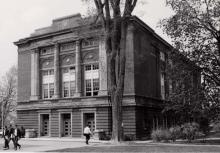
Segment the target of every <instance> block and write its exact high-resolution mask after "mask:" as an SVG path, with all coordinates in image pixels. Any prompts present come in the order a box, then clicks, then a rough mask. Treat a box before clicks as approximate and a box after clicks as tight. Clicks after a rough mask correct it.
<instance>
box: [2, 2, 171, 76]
mask: <svg viewBox="0 0 220 153" xmlns="http://www.w3.org/2000/svg"><path fill="white" fill-rule="evenodd" d="M145 1H146V4H141V5H138V6H137V7H136V8H135V11H134V13H133V14H134V15H136V16H138V17H140V18H141V19H142V20H143V21H144V22H145V23H147V24H148V25H149V26H150V27H151V28H153V29H154V30H155V31H156V32H157V33H158V34H159V35H160V36H162V37H163V38H164V39H166V40H167V37H166V36H165V35H163V33H162V30H161V29H159V28H156V26H157V23H158V21H159V20H160V19H163V18H165V17H169V16H170V15H171V14H172V11H171V10H170V9H169V8H166V7H165V0H145ZM0 4H1V5H0V22H1V23H0V51H1V56H0V76H2V75H4V74H5V72H6V71H7V70H8V69H9V68H10V67H11V66H12V65H16V64H17V47H16V46H15V45H14V44H13V42H15V41H17V40H19V39H21V38H25V37H28V36H29V35H30V34H31V33H33V32H34V30H35V29H38V28H42V27H46V26H50V25H51V23H52V20H53V19H55V18H58V17H62V16H66V15H72V14H75V13H82V14H85V12H86V9H87V6H86V5H85V4H83V3H82V2H81V0H0ZM168 41H169V40H168Z"/></svg>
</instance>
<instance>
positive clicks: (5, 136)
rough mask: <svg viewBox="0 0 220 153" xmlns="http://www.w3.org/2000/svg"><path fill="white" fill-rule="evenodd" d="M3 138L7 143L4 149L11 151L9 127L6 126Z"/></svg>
mask: <svg viewBox="0 0 220 153" xmlns="http://www.w3.org/2000/svg"><path fill="white" fill-rule="evenodd" d="M2 136H3V138H4V141H5V142H4V147H3V149H4V150H7V149H9V139H10V134H9V130H8V128H7V126H5V128H4V129H3V133H2Z"/></svg>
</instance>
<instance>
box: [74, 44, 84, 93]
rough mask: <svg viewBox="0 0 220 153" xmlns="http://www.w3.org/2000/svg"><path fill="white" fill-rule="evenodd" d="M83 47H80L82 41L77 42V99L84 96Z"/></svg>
mask: <svg viewBox="0 0 220 153" xmlns="http://www.w3.org/2000/svg"><path fill="white" fill-rule="evenodd" d="M80 50H81V47H80V40H77V41H76V56H75V57H76V69H75V70H76V80H75V81H76V94H75V96H76V97H80V96H81V94H82V88H81V86H82V84H81V81H82V74H81V73H82V70H81V51H80Z"/></svg>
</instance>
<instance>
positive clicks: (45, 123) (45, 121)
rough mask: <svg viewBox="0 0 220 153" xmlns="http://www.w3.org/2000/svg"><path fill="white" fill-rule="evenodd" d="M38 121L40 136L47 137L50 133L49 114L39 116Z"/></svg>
mask: <svg viewBox="0 0 220 153" xmlns="http://www.w3.org/2000/svg"><path fill="white" fill-rule="evenodd" d="M40 121H41V124H40V125H41V126H40V127H41V129H40V136H49V133H50V132H49V131H50V126H49V114H41V115H40Z"/></svg>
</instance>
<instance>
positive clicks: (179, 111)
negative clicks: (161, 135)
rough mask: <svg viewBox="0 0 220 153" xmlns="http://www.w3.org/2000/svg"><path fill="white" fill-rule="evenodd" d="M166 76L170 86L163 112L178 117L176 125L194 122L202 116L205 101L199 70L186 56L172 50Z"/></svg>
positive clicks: (205, 106)
mask: <svg viewBox="0 0 220 153" xmlns="http://www.w3.org/2000/svg"><path fill="white" fill-rule="evenodd" d="M169 58H170V62H169V64H168V66H167V70H166V74H167V78H168V82H169V86H170V90H169V94H168V97H167V98H168V102H167V103H166V106H165V109H164V110H163V111H164V112H170V111H171V112H173V113H175V115H176V116H178V124H182V123H185V122H190V121H193V120H194V121H195V120H197V119H199V117H200V116H203V115H204V112H205V110H206V109H207V101H206V99H205V97H204V91H203V90H202V88H201V86H200V80H199V78H200V77H199V75H200V73H199V72H200V69H199V67H197V66H195V65H194V63H192V62H191V61H189V60H188V59H187V58H186V56H184V55H183V54H181V53H178V52H177V51H175V50H173V51H171V52H170V53H169Z"/></svg>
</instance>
